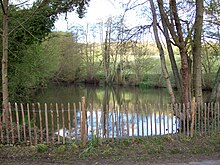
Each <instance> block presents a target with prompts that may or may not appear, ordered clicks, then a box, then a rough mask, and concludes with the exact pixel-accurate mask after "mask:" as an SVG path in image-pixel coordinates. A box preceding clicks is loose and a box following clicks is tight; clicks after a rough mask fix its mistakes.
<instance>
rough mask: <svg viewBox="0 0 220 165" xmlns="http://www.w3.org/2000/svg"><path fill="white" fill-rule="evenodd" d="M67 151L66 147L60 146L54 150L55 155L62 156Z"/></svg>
mask: <svg viewBox="0 0 220 165" xmlns="http://www.w3.org/2000/svg"><path fill="white" fill-rule="evenodd" d="M66 149H67V146H65V145H61V146H59V147H58V148H56V150H55V153H56V154H63V153H64V152H65V151H66Z"/></svg>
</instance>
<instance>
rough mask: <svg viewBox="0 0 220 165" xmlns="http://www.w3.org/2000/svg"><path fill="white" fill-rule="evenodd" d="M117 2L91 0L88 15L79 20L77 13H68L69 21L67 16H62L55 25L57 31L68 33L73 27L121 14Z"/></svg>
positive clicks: (112, 0)
mask: <svg viewBox="0 0 220 165" xmlns="http://www.w3.org/2000/svg"><path fill="white" fill-rule="evenodd" d="M114 1H115V0H91V2H90V4H89V7H88V8H87V13H86V15H85V17H84V18H82V19H80V18H78V16H77V14H76V13H75V12H72V13H68V16H67V20H65V15H60V16H59V20H58V21H57V22H56V23H55V30H57V31H68V30H69V29H70V28H71V27H72V26H74V25H77V24H80V25H85V24H87V23H95V22H97V21H98V20H106V19H107V18H108V17H111V16H115V15H117V14H120V9H119V8H118V5H117V2H114Z"/></svg>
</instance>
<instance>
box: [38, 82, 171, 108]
mask: <svg viewBox="0 0 220 165" xmlns="http://www.w3.org/2000/svg"><path fill="white" fill-rule="evenodd" d="M83 96H84V97H85V98H86V103H89V104H94V105H96V104H98V105H101V104H102V105H105V104H112V103H114V104H118V105H121V104H128V103H129V104H137V103H141V104H145V103H148V104H167V103H169V102H170V99H169V95H168V92H167V89H165V88H160V89H152V88H151V89H150V88H149V89H140V88H137V87H103V86H101V87H100V86H99V87H98V86H85V85H72V86H57V85H49V86H48V88H46V89H45V90H42V91H41V92H39V93H38V95H37V96H36V98H35V100H37V101H38V102H40V103H63V104H66V103H68V102H70V103H73V102H75V103H78V102H79V101H81V98H82V97H83Z"/></svg>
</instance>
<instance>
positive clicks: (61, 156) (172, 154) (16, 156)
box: [0, 133, 220, 164]
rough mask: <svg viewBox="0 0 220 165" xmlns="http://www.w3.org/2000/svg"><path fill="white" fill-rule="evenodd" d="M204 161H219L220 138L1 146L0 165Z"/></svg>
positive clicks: (174, 137)
mask: <svg viewBox="0 0 220 165" xmlns="http://www.w3.org/2000/svg"><path fill="white" fill-rule="evenodd" d="M192 157H194V160H195V159H196V160H200V159H201V160H202V159H205V158H212V159H220V134H219V133H216V134H213V135H210V136H206V137H193V138H189V137H182V136H181V135H178V136H165V137H148V138H142V139H135V140H134V141H132V140H131V139H121V140H117V141H115V142H104V143H102V144H101V141H100V140H97V139H94V140H92V141H90V142H89V143H88V144H87V146H85V147H83V146H82V144H81V143H72V144H69V145H54V146H47V145H44V144H38V145H36V146H1V147H0V163H4V162H5V161H6V162H7V161H9V162H15V164H16V162H36V163H42V162H44V163H58V164H61V163H64V164H72V163H73V162H75V163H74V164H77V162H78V163H79V164H87V163H88V164H97V163H98V162H99V163H100V162H103V161H104V162H107V163H110V164H111V163H112V164H115V163H116V162H117V163H119V162H121V163H120V164H125V163H126V164H129V163H128V162H145V163H150V162H154V163H155V162H157V163H160V162H181V161H186V160H190V159H191V158H192Z"/></svg>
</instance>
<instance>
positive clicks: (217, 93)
mask: <svg viewBox="0 0 220 165" xmlns="http://www.w3.org/2000/svg"><path fill="white" fill-rule="evenodd" d="M209 101H210V102H219V101H220V67H219V68H218V72H217V75H216V79H215V85H214V87H213V89H212V94H211V97H210V100H209Z"/></svg>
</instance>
